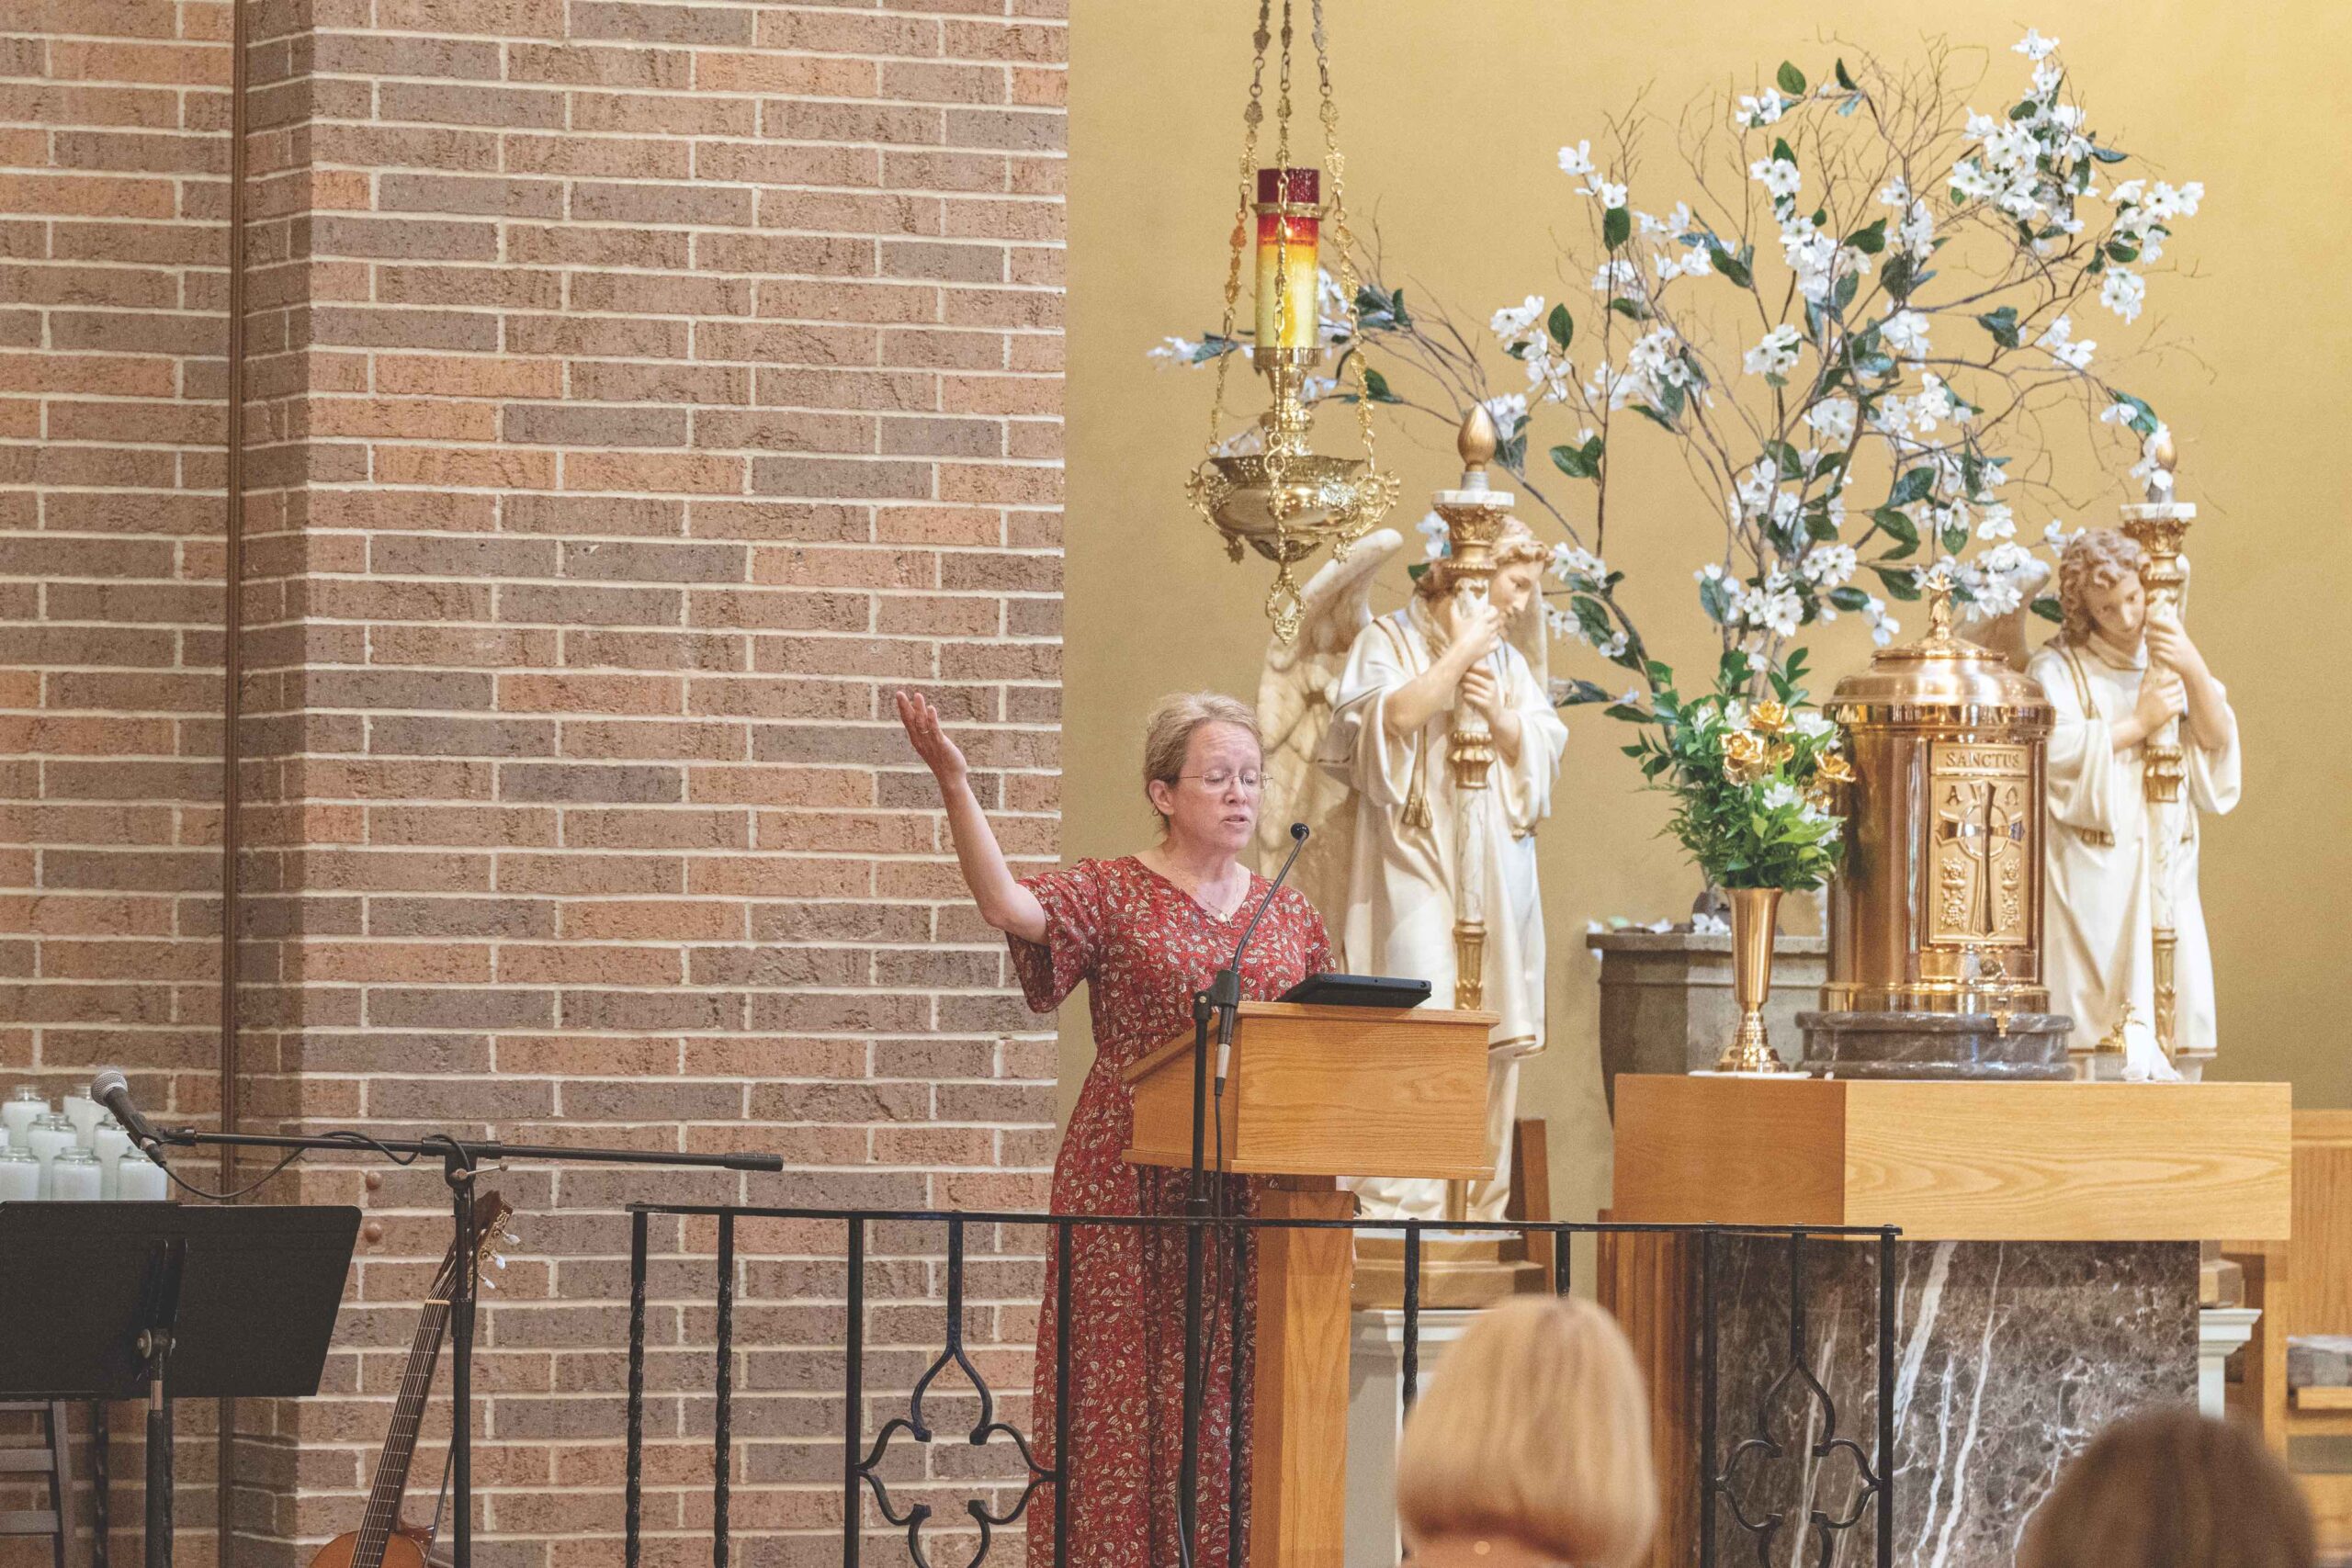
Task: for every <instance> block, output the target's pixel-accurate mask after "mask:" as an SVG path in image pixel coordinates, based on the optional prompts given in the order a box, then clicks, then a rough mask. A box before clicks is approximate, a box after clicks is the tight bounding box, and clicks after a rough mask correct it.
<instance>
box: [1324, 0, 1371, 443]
mask: <svg viewBox="0 0 2352 1568" xmlns="http://www.w3.org/2000/svg"><path fill="white" fill-rule="evenodd" d="M1311 4H1312V7H1313V12H1314V23H1315V25H1314V38H1315V72H1316V76H1317V82H1318V85H1319V87H1320V90H1321V94H1322V99H1323V105H1322V109H1321V116H1322V120H1323V166H1324V172H1325V173H1326V174H1327V175H1329V179H1330V182H1331V190H1330V200H1329V202H1328V203H1327V204H1326V208H1325V215H1324V221H1325V222H1326V223H1328V224H1329V225H1330V229H1331V240H1332V243H1333V244H1334V246H1335V247H1336V248H1337V250H1338V252H1339V258H1340V320H1341V321H1343V322H1345V323H1346V325H1347V329H1348V340H1349V345H1350V346H1351V348H1352V349H1353V350H1354V352H1353V353H1352V354H1351V355H1349V356H1348V357H1349V360H1350V361H1351V364H1352V366H1353V372H1352V379H1353V381H1354V383H1355V391H1356V433H1357V434H1358V436H1359V437H1360V438H1361V439H1362V440H1363V460H1364V468H1366V470H1367V471H1376V470H1377V469H1378V468H1379V466H1380V465H1379V464H1378V463H1377V462H1376V461H1375V460H1374V452H1373V435H1372V394H1371V391H1370V389H1369V388H1368V386H1367V383H1366V382H1365V379H1364V355H1365V351H1364V342H1363V332H1362V330H1361V326H1362V320H1361V312H1360V311H1359V310H1358V308H1357V304H1356V264H1355V236H1354V235H1353V234H1352V233H1351V232H1349V230H1348V199H1347V186H1346V178H1347V165H1348V161H1347V159H1346V157H1345V156H1343V155H1342V154H1341V153H1340V106H1339V104H1338V102H1337V100H1335V99H1334V98H1333V97H1332V96H1331V54H1330V45H1329V34H1328V33H1327V32H1326V31H1325V29H1324V26H1323V0H1311Z"/></svg>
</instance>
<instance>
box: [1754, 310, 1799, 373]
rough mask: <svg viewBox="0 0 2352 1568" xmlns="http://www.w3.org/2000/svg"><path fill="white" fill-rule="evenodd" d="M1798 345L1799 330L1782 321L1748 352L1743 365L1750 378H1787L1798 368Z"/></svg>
mask: <svg viewBox="0 0 2352 1568" xmlns="http://www.w3.org/2000/svg"><path fill="white" fill-rule="evenodd" d="M1797 343H1798V337H1797V329H1796V328H1795V327H1794V326H1793V325H1792V324H1791V323H1789V322H1787V321H1782V322H1781V324H1780V325H1779V326H1777V327H1774V328H1773V329H1772V330H1771V331H1770V332H1769V333H1765V334H1764V338H1763V341H1762V342H1760V343H1758V344H1757V345H1756V346H1755V347H1754V348H1751V349H1749V350H1748V351H1747V356H1746V358H1745V359H1744V360H1743V361H1742V363H1743V364H1745V365H1746V366H1747V373H1748V374H1749V375H1750V376H1785V375H1787V374H1788V373H1789V372H1790V371H1791V370H1793V369H1795V368H1796V363H1797Z"/></svg>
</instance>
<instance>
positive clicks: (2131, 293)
mask: <svg viewBox="0 0 2352 1568" xmlns="http://www.w3.org/2000/svg"><path fill="white" fill-rule="evenodd" d="M2147 297H2148V280H2147V279H2146V278H2144V277H2142V276H2140V275H2139V274H2138V273H2135V272H2126V271H2124V270H2123V269H2122V268H2121V267H2120V266H2116V267H2109V268H2108V271H2107V281H2106V282H2105V283H2104V284H2102V285H2100V286H2099V291H2098V302H2099V303H2100V304H2102V305H2104V306H2106V307H2107V308H2108V309H2109V310H2112V311H2114V312H2115V313H2116V314H2117V315H2119V316H2120V317H2122V318H2123V319H2124V320H2125V321H2138V320H2139V319H2140V303H2141V301H2142V300H2143V299H2146V298H2147Z"/></svg>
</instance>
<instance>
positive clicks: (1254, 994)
mask: <svg viewBox="0 0 2352 1568" xmlns="http://www.w3.org/2000/svg"><path fill="white" fill-rule="evenodd" d="M898 702H899V720H900V722H902V723H903V724H904V725H905V726H906V728H907V734H908V736H909V737H910V739H912V740H913V741H914V745H915V750H917V751H918V752H920V753H921V754H922V760H923V761H924V762H925V763H926V764H927V765H928V766H929V767H930V769H931V771H932V773H933V774H934V775H935V776H936V777H937V779H938V781H939V793H940V798H941V801H942V803H943V804H944V806H945V807H946V811H947V822H948V827H949V829H951V831H952V832H953V833H954V835H955V840H956V859H957V861H958V862H959V863H961V865H962V867H963V872H964V880H965V882H966V883H967V885H969V886H970V887H971V890H972V897H973V899H974V900H975V901H976V902H977V903H978V905H979V909H980V914H981V917H982V918H983V919H986V920H987V921H988V922H989V924H990V925H991V926H994V927H995V928H997V929H998V930H999V931H1003V932H1004V933H1005V938H1006V941H1007V942H1008V943H1009V944H1010V945H1011V947H1012V966H1013V970H1014V972H1015V973H1016V974H1017V975H1018V976H1020V979H1021V988H1022V991H1023V994H1024V995H1025V996H1026V997H1027V998H1028V1001H1029V1006H1030V1007H1031V1008H1032V1009H1033V1010H1036V1011H1038V1012H1048V1011H1051V1010H1053V1009H1054V1008H1056V1007H1057V1006H1058V1005H1059V1004H1060V1002H1061V1000H1062V998H1064V997H1066V996H1068V995H1069V993H1070V992H1071V991H1072V990H1074V989H1076V988H1077V987H1078V983H1079V982H1080V981H1081V980H1086V981H1090V982H1091V995H1090V997H1089V998H1088V1000H1089V1013H1090V1015H1091V1017H1092V1019H1093V1021H1094V1065H1093V1066H1092V1067H1091V1069H1090V1070H1089V1071H1088V1073H1087V1075H1086V1085H1085V1087H1084V1088H1083V1089H1080V1092H1079V1097H1078V1105H1077V1108H1076V1110H1074V1111H1072V1112H1071V1114H1070V1121H1069V1131H1068V1132H1067V1133H1066V1134H1064V1135H1063V1138H1062V1147H1061V1153H1060V1155H1059V1156H1057V1158H1056V1159H1055V1161H1054V1184H1053V1209H1054V1213H1057V1214H1166V1215H1181V1214H1182V1213H1184V1199H1185V1195H1186V1190H1187V1184H1188V1182H1189V1179H1190V1178H1189V1176H1188V1175H1187V1173H1186V1172H1183V1171H1181V1170H1163V1169H1158V1168H1151V1167H1148V1166H1131V1165H1129V1164H1127V1163H1126V1162H1125V1160H1123V1159H1122V1158H1120V1155H1121V1154H1122V1152H1123V1151H1125V1148H1126V1146H1127V1142H1128V1133H1129V1130H1130V1127H1131V1125H1132V1123H1133V1121H1134V1105H1133V1103H1132V1101H1131V1100H1129V1098H1128V1092H1127V1087H1126V1085H1125V1083H1124V1082H1122V1081H1121V1080H1120V1077H1119V1074H1120V1071H1121V1069H1123V1068H1125V1067H1126V1066H1129V1065H1130V1064H1131V1063H1133V1062H1135V1061H1136V1059H1137V1058H1139V1057H1141V1056H1143V1055H1145V1054H1147V1053H1148V1052H1149V1051H1150V1050H1151V1049H1152V1048H1153V1047H1155V1046H1157V1045H1159V1044H1161V1043H1164V1042H1166V1041H1167V1040H1169V1039H1170V1038H1171V1037H1172V1036H1175V1035H1178V1034H1182V1033H1186V1032H1190V1030H1191V1029H1192V1027H1193V994H1194V993H1195V992H1197V991H1200V990H1202V989H1204V988H1205V987H1207V985H1208V983H1209V980H1210V977H1211V976H1213V975H1214V974H1215V973H1216V971H1217V970H1218V969H1219V968H1221V967H1223V966H1224V965H1225V964H1226V963H1227V961H1228V960H1230V959H1231V957H1232V956H1233V948H1234V944H1235V943H1236V942H1238V941H1239V940H1240V938H1241V932H1242V930H1243V928H1244V927H1245V926H1247V925H1248V924H1249V921H1250V916H1251V915H1252V914H1254V913H1255V912H1256V911H1257V908H1258V906H1259V905H1260V904H1261V902H1263V901H1264V900H1265V898H1266V897H1267V894H1268V893H1269V892H1270V891H1271V885H1270V884H1269V883H1268V882H1267V880H1266V879H1265V878H1264V877H1262V876H1260V875H1258V874H1255V873H1253V872H1251V871H1250V870H1249V869H1248V868H1247V867H1246V866H1244V865H1242V864H1241V863H1240V862H1239V860H1238V856H1239V855H1240V853H1241V852H1242V850H1243V849H1244V848H1245V847H1246V846H1248V844H1249V843H1250V835H1251V832H1252V830H1253V829H1255V827H1256V825H1257V819H1258V796H1259V787H1260V774H1259V770H1260V768H1261V766H1262V765H1263V761H1264V759H1263V754H1262V749H1261V746H1260V744H1259V739H1258V724H1257V718H1256V716H1255V715H1253V714H1252V713H1251V712H1250V709H1249V708H1248V707H1247V706H1245V705H1242V704H1241V703H1239V702H1237V701H1235V700H1234V699H1233V698H1231V697H1227V696H1224V695H1221V694H1216V693H1199V694H1190V695H1182V696H1173V697H1169V698H1167V699H1165V700H1164V701H1162V702H1161V703H1160V705H1159V708H1158V709H1157V710H1156V711H1155V712H1154V713H1153V715H1152V717H1151V722H1150V725H1149V727H1148V732H1147V734H1146V736H1145V741H1144V767H1143V780H1144V794H1145V795H1146V797H1147V798H1148V800H1149V801H1150V803H1151V807H1152V809H1153V810H1154V811H1155V812H1157V813H1158V814H1159V821H1160V826H1161V829H1162V837H1161V838H1160V840H1159V843H1157V844H1156V845H1154V846H1153V847H1151V848H1150V849H1148V850H1145V851H1143V852H1140V853H1137V854H1132V855H1123V856H1121V857H1120V858H1119V859H1117V860H1107V861H1104V860H1086V861H1080V862H1079V863H1077V864H1076V865H1073V866H1070V867H1069V869H1067V870H1064V871H1056V872H1048V873H1046V874H1044V875H1042V876H1033V877H1028V878H1025V879H1022V880H1018V881H1016V880H1015V879H1014V878H1013V875H1012V871H1011V870H1010V869H1009V868H1008V867H1007V866H1006V864H1005V862H1004V853H1003V852H1002V851H1001V849H999V848H998V847H997V841H996V835H995V834H994V833H993V832H991V831H990V830H989V824H988V818H987V817H986V815H985V814H984V813H983V812H982V811H981V809H980V806H979V802H978V799H977V798H975V796H974V795H973V794H972V789H971V785H970V783H969V782H968V780H967V777H966V772H965V763H964V756H963V753H962V752H961V751H960V750H957V748H956V744H955V742H954V741H952V740H950V739H948V738H947V736H946V735H945V733H944V731H943V730H942V729H941V728H940V725H939V715H938V713H937V711H936V710H934V709H933V707H932V705H930V704H929V703H928V702H926V701H924V700H923V699H922V697H920V696H910V695H909V694H906V693H903V692H902V693H900V694H899V698H898ZM1329 967H1330V942H1329V938H1328V937H1327V936H1326V935H1325V933H1324V930H1323V921H1322V919H1321V918H1320V917H1319V916H1317V914H1316V912H1315V907H1314V906H1313V905H1312V904H1310V903H1308V902H1307V901H1306V897H1304V896H1302V895H1300V894H1298V893H1296V892H1294V891H1291V890H1290V889H1287V888H1285V889H1284V890H1283V892H1282V893H1281V894H1280V895H1279V896H1277V897H1275V898H1274V900H1273V903H1272V907H1271V908H1268V909H1267V911H1266V915H1265V919H1262V920H1261V921H1260V922H1259V925H1258V931H1257V934H1256V935H1255V936H1254V937H1252V938H1251V939H1250V951H1249V953H1248V954H1247V956H1246V957H1245V958H1244V959H1243V961H1242V966H1241V994H1242V995H1243V996H1244V997H1245V998H1253V999H1263V998H1272V997H1278V996H1280V995H1282V993H1283V992H1284V991H1285V990H1288V989H1289V988H1290V987H1292V986H1294V985H1295V984H1297V983H1298V981H1299V980H1301V979H1303V978H1304V977H1306V976H1308V975H1312V974H1315V973H1317V971H1319V970H1323V969H1328V968H1329ZM1226 1181H1227V1186H1226V1189H1225V1191H1224V1194H1223V1197H1224V1201H1225V1207H1226V1210H1227V1213H1255V1212H1256V1211H1257V1206H1258V1204H1257V1200H1258V1187H1259V1185H1260V1183H1259V1182H1258V1181H1257V1180H1255V1179H1249V1178H1241V1177H1231V1178H1227V1179H1226ZM1184 1253H1185V1245H1184V1231H1183V1228H1182V1227H1181V1226H1174V1225H1159V1226H1133V1225H1129V1226H1106V1227H1103V1228H1101V1229H1086V1228H1083V1227H1081V1228H1080V1229H1079V1230H1078V1231H1077V1232H1076V1234H1075V1235H1074V1236H1073V1238H1072V1242H1071V1255H1070V1257H1071V1265H1072V1267H1071V1280H1070V1336H1071V1343H1070V1358H1069V1362H1070V1409H1069V1436H1070V1450H1071V1451H1070V1463H1069V1472H1070V1491H1069V1551H1068V1553H1067V1557H1066V1561H1067V1562H1069V1563H1070V1564H1072V1565H1073V1568H1175V1565H1176V1564H1177V1563H1178V1562H1181V1561H1182V1558H1181V1557H1180V1554H1179V1552H1178V1551H1177V1539H1178V1530H1177V1497H1176V1492H1177V1484H1176V1483H1177V1474H1178V1464H1179V1459H1180V1456H1181V1455H1182V1442H1183V1386H1184V1274H1185V1258H1184ZM1209 1255H1210V1257H1211V1258H1212V1259H1213V1260H1214V1259H1217V1258H1225V1257H1228V1256H1229V1252H1227V1249H1225V1248H1221V1247H1218V1246H1217V1245H1216V1237H1214V1236H1212V1237H1210V1238H1209ZM1251 1256H1252V1257H1253V1258H1254V1254H1252V1255H1251ZM1253 1268H1254V1265H1253ZM1248 1284H1250V1285H1252V1286H1254V1280H1251V1281H1249V1282H1248ZM1054 1290H1055V1284H1054V1279H1053V1271H1052V1269H1051V1268H1050V1267H1049V1268H1048V1269H1047V1276H1046V1298H1045V1299H1046V1303H1047V1304H1046V1312H1045V1313H1044V1314H1043V1315H1042V1317H1041V1319H1040V1321H1039V1324H1038V1327H1037V1374H1036V1401H1035V1415H1034V1416H1033V1418H1032V1421H1031V1423H1030V1431H1031V1433H1032V1434H1033V1437H1032V1442H1033V1445H1034V1446H1035V1450H1036V1452H1037V1461H1038V1463H1040V1464H1042V1465H1046V1466H1047V1467H1051V1466H1052V1465H1053V1464H1054V1462H1055V1460H1056V1456H1055V1455H1054V1453H1053V1451H1052V1449H1053V1442H1052V1435H1053V1428H1054V1403H1053V1401H1054V1362H1055V1356H1054V1351H1055V1340H1054V1322H1053V1311H1052V1303H1053V1301H1054ZM1251 1295H1252V1299H1254V1291H1252V1292H1251ZM1230 1299H1231V1291H1230V1280H1229V1278H1228V1277H1227V1276H1226V1275H1225V1274H1224V1273H1223V1271H1222V1269H1215V1268H1214V1266H1213V1272H1212V1274H1211V1276H1210V1286H1209V1289H1208V1290H1207V1292H1205V1295H1204V1300H1205V1301H1206V1302H1207V1303H1209V1307H1210V1312H1211V1314H1212V1316H1213V1317H1214V1318H1215V1320H1216V1334H1215V1337H1214V1338H1213V1339H1210V1340H1207V1341H1206V1342H1205V1350H1206V1354H1205V1356H1204V1362H1203V1373H1204V1380H1205V1383H1204V1391H1203V1393H1204V1402H1203V1415H1202V1419H1201V1433H1200V1448H1199V1464H1200V1481H1199V1489H1198V1496H1199V1511H1198V1516H1197V1517H1198V1525H1197V1530H1196V1534H1195V1537H1194V1543H1195V1547H1196V1550H1195V1551H1194V1553H1193V1558H1192V1561H1193V1564H1194V1565H1195V1568H1222V1564H1223V1563H1224V1562H1226V1560H1227V1557H1226V1553H1227V1532H1228V1531H1229V1530H1230V1529H1233V1528H1235V1524H1236V1521H1237V1520H1238V1521H1239V1522H1240V1523H1241V1524H1242V1525H1243V1526H1245V1527H1246V1523H1247V1520H1248V1518H1249V1498H1248V1495H1247V1491H1246V1477H1245V1491H1244V1494H1243V1495H1242V1496H1241V1497H1239V1498H1238V1499H1237V1498H1234V1497H1232V1496H1230V1495H1228V1493H1229V1487H1228V1484H1227V1460H1228V1457H1229V1453H1230V1444H1231V1442H1232V1440H1233V1409H1232V1404H1231V1401H1230V1397H1229V1391H1230V1388H1231V1373H1232V1368H1233V1361H1232V1358H1233V1355H1234V1353H1235V1342H1236V1336H1235V1334H1234V1325H1233V1324H1232V1323H1230V1322H1229V1321H1227V1318H1228V1317H1229V1315H1230V1314H1229V1313H1226V1312H1222V1311H1217V1310H1216V1307H1217V1304H1218V1303H1223V1302H1227V1301H1229V1300H1230ZM1204 1333H1205V1330H1204ZM1242 1342H1243V1345H1244V1348H1245V1351H1246V1344H1247V1340H1246V1335H1245V1336H1243V1337H1242ZM1244 1365H1245V1371H1246V1366H1247V1358H1246V1354H1245V1361H1244ZM1244 1386H1245V1389H1246V1386H1247V1384H1246V1382H1245V1385H1244ZM1244 1397H1245V1400H1246V1397H1247V1396H1246V1393H1245V1396H1244ZM1038 1503H1039V1505H1040V1506H1033V1507H1032V1508H1031V1509H1030V1511H1029V1561H1030V1562H1031V1563H1032V1564H1033V1568H1044V1565H1045V1564H1048V1563H1050V1562H1052V1561H1053V1513H1052V1510H1051V1508H1050V1507H1048V1506H1043V1505H1044V1504H1045V1503H1046V1495H1044V1494H1040V1495H1039V1498H1038Z"/></svg>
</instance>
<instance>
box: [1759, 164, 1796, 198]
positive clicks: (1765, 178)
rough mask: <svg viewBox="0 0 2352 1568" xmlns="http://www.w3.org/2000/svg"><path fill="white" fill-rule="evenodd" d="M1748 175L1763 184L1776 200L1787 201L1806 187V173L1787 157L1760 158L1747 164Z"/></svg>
mask: <svg viewBox="0 0 2352 1568" xmlns="http://www.w3.org/2000/svg"><path fill="white" fill-rule="evenodd" d="M1747 177H1748V178H1749V179H1751V180H1754V181H1756V182H1757V183H1758V184H1759V185H1761V186H1763V187H1764V188H1765V189H1766V190H1768V191H1770V193H1771V195H1772V199H1773V200H1774V201H1787V200H1790V199H1791V198H1792V197H1795V195H1796V194H1797V192H1799V191H1800V190H1803V189H1804V173H1803V172H1802V171H1801V170H1799V169H1798V168H1797V166H1796V165H1795V164H1792V163H1790V162H1789V161H1788V160H1787V159H1786V158H1758V159H1757V160H1756V162H1754V163H1753V164H1748V165H1747Z"/></svg>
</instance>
